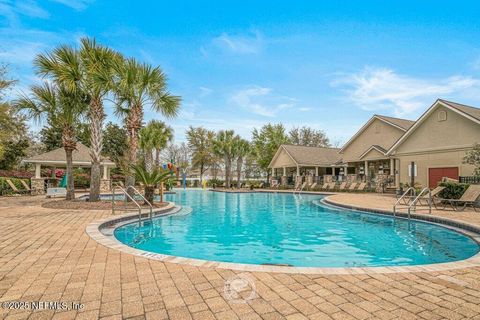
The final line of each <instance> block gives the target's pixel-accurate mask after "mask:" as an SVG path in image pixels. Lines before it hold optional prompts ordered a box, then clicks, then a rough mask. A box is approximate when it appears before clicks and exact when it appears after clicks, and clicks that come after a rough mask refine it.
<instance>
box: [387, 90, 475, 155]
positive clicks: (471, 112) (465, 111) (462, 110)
mask: <svg viewBox="0 0 480 320" xmlns="http://www.w3.org/2000/svg"><path fill="white" fill-rule="evenodd" d="M439 106H443V107H445V108H447V109H449V110H452V111H453V112H456V113H457V114H459V115H461V116H463V117H465V118H468V119H470V120H472V121H474V122H476V123H478V124H480V109H479V108H475V107H471V106H467V105H464V104H459V103H456V102H451V101H447V100H443V99H437V100H436V101H435V102H434V103H433V104H432V105H431V106H430V108H428V109H427V111H425V112H424V113H423V114H422V116H421V117H420V118H419V119H418V120H417V121H416V122H415V124H414V125H413V126H411V127H410V128H409V129H408V130H407V131H406V132H405V133H404V134H403V135H402V136H401V137H400V138H399V139H398V140H397V142H395V143H394V144H393V146H391V147H390V149H389V150H388V151H387V155H391V154H392V152H393V151H394V150H395V149H396V148H397V147H398V146H399V145H400V144H402V142H403V141H405V139H407V137H409V136H410V135H411V134H412V133H413V132H414V131H415V130H416V128H418V127H419V126H420V125H421V124H422V123H423V121H425V119H426V118H427V117H428V116H429V115H430V114H431V113H432V112H433V111H434V110H435V109H436V108H437V107H439Z"/></svg>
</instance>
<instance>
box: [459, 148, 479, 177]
mask: <svg viewBox="0 0 480 320" xmlns="http://www.w3.org/2000/svg"><path fill="white" fill-rule="evenodd" d="M463 163H466V164H471V165H473V166H475V173H474V174H475V175H476V176H480V143H476V144H475V145H474V146H473V149H472V150H470V151H468V152H467V154H466V155H465V157H464V158H463Z"/></svg>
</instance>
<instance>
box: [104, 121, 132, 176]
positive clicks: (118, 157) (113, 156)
mask: <svg viewBox="0 0 480 320" xmlns="http://www.w3.org/2000/svg"><path fill="white" fill-rule="evenodd" d="M127 149H128V142H127V131H126V130H125V129H124V128H121V127H120V126H118V125H117V124H114V123H112V122H109V123H107V125H106V126H105V129H104V130H103V148H102V153H103V155H104V156H107V157H109V158H110V160H112V161H113V162H115V165H116V166H117V167H118V168H121V169H124V170H125V167H126V166H125V160H124V153H125V150H127Z"/></svg>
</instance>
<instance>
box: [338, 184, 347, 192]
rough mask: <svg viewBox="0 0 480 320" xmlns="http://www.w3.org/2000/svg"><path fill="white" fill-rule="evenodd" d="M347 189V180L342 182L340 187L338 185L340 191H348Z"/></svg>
mask: <svg viewBox="0 0 480 320" xmlns="http://www.w3.org/2000/svg"><path fill="white" fill-rule="evenodd" d="M346 190H347V183H346V182H342V183H341V184H340V187H338V191H346Z"/></svg>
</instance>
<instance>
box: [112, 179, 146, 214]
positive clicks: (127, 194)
mask: <svg viewBox="0 0 480 320" xmlns="http://www.w3.org/2000/svg"><path fill="white" fill-rule="evenodd" d="M116 189H119V190H120V191H121V193H123V194H124V195H125V202H127V198H128V199H130V200H131V201H132V202H133V203H134V204H135V206H136V207H137V208H138V223H141V222H142V206H141V205H140V204H139V203H138V202H137V201H136V200H135V198H134V197H135V195H136V196H139V197H140V198H141V199H142V200H143V201H144V202H145V203H146V204H147V205H148V207H149V214H150V215H149V219H150V220H152V217H153V206H152V204H151V203H150V202H149V201H148V200H147V199H145V197H144V196H143V195H142V194H141V193H140V191H138V190H137V189H136V188H135V187H134V186H128V187H126V188H123V187H121V186H119V185H114V186H113V188H112V214H115V190H116ZM128 190H132V191H133V194H134V197H132V196H131V195H130V194H129V193H128Z"/></svg>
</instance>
